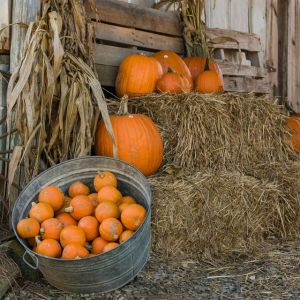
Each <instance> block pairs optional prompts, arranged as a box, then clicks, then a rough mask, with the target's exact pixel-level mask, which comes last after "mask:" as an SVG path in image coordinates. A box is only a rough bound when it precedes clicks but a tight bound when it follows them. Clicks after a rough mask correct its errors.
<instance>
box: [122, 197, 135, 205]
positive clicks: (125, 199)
mask: <svg viewBox="0 0 300 300" xmlns="http://www.w3.org/2000/svg"><path fill="white" fill-rule="evenodd" d="M122 203H129V204H134V203H136V201H135V199H134V198H133V197H131V196H124V197H122V199H121V203H120V204H122Z"/></svg>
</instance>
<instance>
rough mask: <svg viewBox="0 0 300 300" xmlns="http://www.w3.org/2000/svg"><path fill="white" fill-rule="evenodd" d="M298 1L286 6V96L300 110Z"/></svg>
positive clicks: (295, 0)
mask: <svg viewBox="0 0 300 300" xmlns="http://www.w3.org/2000/svg"><path fill="white" fill-rule="evenodd" d="M299 39H300V3H299V1H297V0H291V1H289V7H288V44H287V46H288V50H287V55H288V57H287V68H288V69H287V98H288V103H289V104H290V106H291V107H292V108H293V109H294V110H295V111H296V112H300V100H299V95H300V71H299V62H300V59H299V53H300V41H299Z"/></svg>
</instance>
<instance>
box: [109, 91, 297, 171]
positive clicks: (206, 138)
mask: <svg viewBox="0 0 300 300" xmlns="http://www.w3.org/2000/svg"><path fill="white" fill-rule="evenodd" d="M117 106H118V104H116V103H115V102H111V103H110V104H109V109H110V110H112V111H116V110H117ZM129 109H130V111H131V112H141V113H146V114H148V115H150V116H151V117H152V118H153V119H154V120H155V121H156V123H157V124H158V126H159V128H160V130H161V134H162V136H163V139H164V144H165V150H164V156H165V162H166V163H169V164H174V165H176V166H180V167H184V168H186V169H188V170H195V171H197V170H203V169H210V170H221V169H222V170H225V169H226V170H239V171H242V172H243V171H245V170H249V169H251V168H253V167H255V166H256V165H257V164H268V163H273V162H281V161H288V160H290V159H292V160H295V159H296V158H297V156H296V155H295V153H294V152H293V151H292V149H291V148H290V146H289V143H288V137H289V133H288V132H287V130H286V127H285V122H286V117H285V115H284V114H283V113H282V111H281V107H280V106H278V105H275V104H273V103H271V102H270V101H269V100H268V99H267V98H265V97H257V96H255V95H254V94H238V93H225V94H220V95H201V94H196V93H195V94H183V95H176V96H171V95H168V94H163V95H150V96H144V97H140V98H135V99H132V100H130V101H129Z"/></svg>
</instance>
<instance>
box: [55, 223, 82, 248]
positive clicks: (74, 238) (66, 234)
mask: <svg viewBox="0 0 300 300" xmlns="http://www.w3.org/2000/svg"><path fill="white" fill-rule="evenodd" d="M60 243H61V245H62V246H63V247H65V246H66V245H68V244H70V243H79V244H80V245H82V246H85V243H86V237H85V233H84V231H83V230H82V229H81V228H79V227H78V226H75V225H69V226H66V227H64V228H63V229H62V231H61V232H60Z"/></svg>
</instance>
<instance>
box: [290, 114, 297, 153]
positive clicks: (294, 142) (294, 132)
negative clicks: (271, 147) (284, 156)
mask: <svg viewBox="0 0 300 300" xmlns="http://www.w3.org/2000/svg"><path fill="white" fill-rule="evenodd" d="M287 126H288V128H289V129H290V131H291V134H292V136H291V137H290V142H291V145H292V147H293V149H294V150H295V151H296V152H299V151H300V118H299V117H298V116H291V117H289V118H288V119H287Z"/></svg>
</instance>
